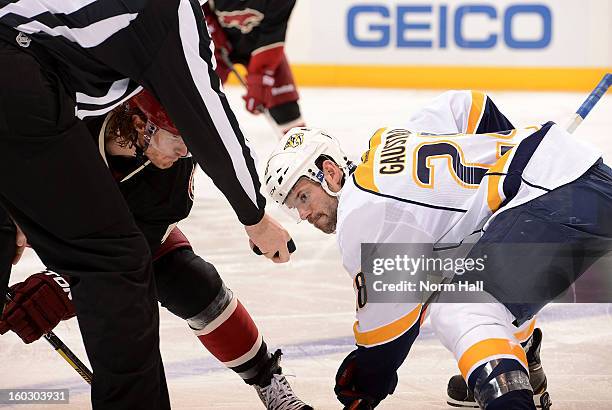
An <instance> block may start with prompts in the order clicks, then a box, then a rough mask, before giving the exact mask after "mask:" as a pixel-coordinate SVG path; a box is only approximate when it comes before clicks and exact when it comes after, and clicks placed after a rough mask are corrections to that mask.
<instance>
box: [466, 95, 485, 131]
mask: <svg viewBox="0 0 612 410" xmlns="http://www.w3.org/2000/svg"><path fill="white" fill-rule="evenodd" d="M486 98H487V96H486V94H485V93H483V92H481V91H474V90H472V106H471V107H470V115H469V116H468V126H467V131H466V134H475V133H476V129H478V124H480V119H481V118H482V114H484V109H485V101H486Z"/></svg>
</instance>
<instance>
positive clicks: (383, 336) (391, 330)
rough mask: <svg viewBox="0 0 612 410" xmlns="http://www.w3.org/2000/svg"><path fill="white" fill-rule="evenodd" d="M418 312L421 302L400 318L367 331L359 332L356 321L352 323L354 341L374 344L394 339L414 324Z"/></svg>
mask: <svg viewBox="0 0 612 410" xmlns="http://www.w3.org/2000/svg"><path fill="white" fill-rule="evenodd" d="M420 314H421V304H419V305H418V306H417V307H416V308H414V309H413V310H411V311H410V312H409V313H407V314H406V315H404V316H402V317H401V318H399V319H397V320H395V321H393V322H391V323H389V324H387V325H384V326H381V327H379V328H376V329H373V330H369V331H367V332H360V331H359V330H358V329H359V321H356V322H355V324H354V325H353V333H354V334H355V341H356V342H357V344H358V345H359V346H376V345H379V344H382V343H386V342H389V341H391V340H394V339H395V338H397V337H398V336H401V335H402V334H404V333H405V332H406V331H407V330H408V329H410V328H411V327H412V326H414V324H415V323H417V322H418V320H419V316H420Z"/></svg>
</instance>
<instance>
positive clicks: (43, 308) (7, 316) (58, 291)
mask: <svg viewBox="0 0 612 410" xmlns="http://www.w3.org/2000/svg"><path fill="white" fill-rule="evenodd" d="M10 290H11V293H12V298H11V299H12V300H11V301H9V302H7V304H6V306H5V308H4V312H3V313H2V316H1V317H0V335H3V334H5V333H6V332H8V331H9V330H12V331H13V332H15V333H16V334H17V336H19V337H20V338H21V339H22V340H23V341H24V343H32V342H33V341H35V340H38V339H39V338H40V337H41V336H42V335H43V334H45V333H48V332H50V331H51V330H52V329H53V328H54V327H55V326H57V324H58V323H59V322H60V321H62V320H66V319H69V318H71V317H73V316H74V315H75V310H74V305H73V304H72V296H71V294H70V285H69V284H68V281H66V279H64V278H63V277H61V276H60V275H58V274H57V273H55V272H51V271H44V272H40V273H36V274H34V275H32V276H30V277H29V278H27V279H26V280H25V281H23V282H21V283H17V284H15V285H13V286H11V288H10Z"/></svg>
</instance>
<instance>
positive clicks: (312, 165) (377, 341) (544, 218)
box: [265, 91, 612, 410]
mask: <svg viewBox="0 0 612 410" xmlns="http://www.w3.org/2000/svg"><path fill="white" fill-rule="evenodd" d="M509 125H510V124H509V122H508V121H507V119H506V118H505V117H504V116H503V115H501V113H499V111H497V109H496V108H495V106H494V105H493V103H492V101H491V100H490V99H489V98H488V97H487V96H486V95H484V94H482V93H478V92H469V91H463V92H449V93H446V94H444V95H443V96H441V97H439V98H438V99H437V100H436V101H434V103H433V104H431V105H430V106H428V107H426V108H424V109H423V110H421V111H420V112H419V113H417V114H416V115H415V116H413V117H412V118H411V119H410V120H409V121H408V123H407V124H406V125H405V127H404V128H402V129H397V128H391V129H387V128H382V129H379V130H378V131H377V132H376V133H375V134H374V136H373V137H372V138H371V139H370V144H369V149H368V151H366V152H365V153H364V155H363V156H362V163H361V164H360V165H359V166H357V167H355V165H354V164H353V163H352V162H351V161H350V160H349V159H348V158H347V156H346V155H345V154H344V153H343V152H342V150H341V148H340V146H339V144H338V142H337V141H336V140H335V139H334V138H333V137H331V136H329V135H327V134H326V133H325V132H323V131H321V130H315V129H309V128H296V129H293V130H291V131H290V132H289V133H287V134H286V135H285V137H284V138H283V139H282V140H281V142H280V144H279V145H278V147H277V149H276V150H275V151H274V152H273V153H272V154H271V156H270V158H269V160H268V163H267V167H266V175H265V183H266V187H267V191H268V193H269V194H270V196H271V197H272V198H273V199H275V200H276V201H277V202H279V203H281V204H283V208H284V209H287V210H289V211H290V212H293V213H295V214H296V216H298V217H299V218H300V219H302V220H308V222H309V223H311V224H313V225H314V226H315V227H317V228H318V229H320V230H322V231H323V232H325V233H334V232H335V233H337V241H338V245H339V248H340V251H341V253H342V259H343V264H344V266H345V268H346V270H347V271H348V273H349V274H350V275H351V277H352V278H353V279H354V286H355V290H356V293H357V305H358V309H357V321H356V322H355V325H354V333H355V340H356V344H357V346H358V347H357V349H356V350H354V351H353V352H351V353H350V354H349V355H348V356H347V358H346V359H345V360H344V362H343V363H342V364H341V366H340V369H339V371H338V374H337V377H336V386H335V392H336V394H337V397H338V399H339V400H340V401H341V402H342V403H343V404H345V405H347V406H349V405H350V406H353V405H358V406H362V407H359V408H370V407H375V406H376V405H377V404H378V403H379V402H380V401H381V400H383V399H384V398H385V397H386V396H387V395H388V394H390V393H392V392H393V391H394V389H395V386H396V384H397V373H396V371H397V369H398V368H399V366H400V365H401V364H402V362H403V361H404V359H405V358H406V356H407V354H408V352H409V349H410V347H411V345H412V343H413V342H414V340H415V339H416V337H417V335H418V332H419V325H420V322H421V321H422V318H423V316H424V309H423V306H422V305H421V304H420V303H368V302H367V295H366V294H365V293H364V292H365V284H364V275H363V274H362V273H361V272H362V269H361V255H360V253H361V244H362V243H379V244H380V243H413V244H430V245H429V247H427V246H421V248H420V249H419V251H420V252H421V253H422V254H423V255H424V256H427V255H430V254H432V253H433V251H434V246H433V244H444V243H461V242H463V241H465V240H468V238H470V237H471V239H473V238H474V237H475V236H476V237H479V239H478V241H477V243H476V244H475V245H474V247H473V248H472V250H471V251H470V254H469V255H468V256H472V255H481V254H482V253H483V250H486V251H489V252H491V255H492V257H490V258H489V261H488V262H489V263H490V266H491V267H492V268H493V269H489V268H487V269H485V271H484V273H483V274H482V275H484V276H486V275H489V276H490V277H491V278H488V279H487V281H486V282H485V291H486V293H485V294H486V295H487V296H488V298H489V299H488V300H487V301H488V302H491V303H488V304H478V303H465V304H460V305H457V304H445V303H436V304H434V305H431V306H432V307H431V309H429V310H431V318H432V325H433V327H434V329H435V330H436V333H437V334H438V336H439V337H440V339H441V341H442V342H443V344H444V345H445V346H446V347H447V348H448V349H449V350H451V352H453V354H454V355H455V357H456V359H457V361H458V365H459V369H460V370H461V373H462V376H463V378H464V379H465V380H466V382H467V384H468V385H469V388H470V390H471V391H472V392H473V394H474V397H475V399H476V401H477V403H478V405H479V406H480V407H481V408H486V409H488V410H493V409H510V408H512V409H533V408H534V403H533V399H532V395H533V392H532V387H531V386H530V383H529V375H528V368H529V365H528V362H527V358H526V353H525V351H524V350H523V348H522V346H521V345H520V342H521V339H523V337H524V336H525V334H527V333H530V331H532V330H533V320H532V318H533V317H534V315H535V314H536V313H537V311H538V310H539V309H540V308H541V307H542V306H543V305H544V304H545V303H546V302H548V301H550V300H552V299H553V298H554V297H556V296H558V294H560V293H561V292H563V291H564V290H565V288H566V287H567V286H569V285H570V284H571V283H572V282H573V281H575V280H576V279H577V278H578V277H579V276H580V274H582V273H583V272H584V270H586V268H587V267H588V262H587V260H586V259H585V258H584V255H581V254H580V252H579V250H580V249H581V247H582V248H583V247H584V244H585V243H589V247H590V248H591V249H592V250H593V254H592V255H591V256H593V258H591V260H592V259H596V258H597V257H598V256H600V255H602V254H603V253H604V252H606V251H608V250H609V249H610V248H611V247H612V218H609V215H610V214H612V172H611V171H610V169H609V168H608V167H607V166H606V165H604V164H603V162H602V161H601V159H600V156H601V154H600V153H599V152H598V151H597V150H596V149H594V148H593V147H591V146H589V145H587V144H585V143H582V142H580V141H578V140H575V139H573V138H572V137H571V136H570V135H569V134H568V133H566V132H565V131H564V130H563V129H561V128H560V127H558V126H557V125H555V124H553V123H551V122H549V123H546V124H544V125H542V126H534V127H529V128H525V129H516V130H515V129H511V130H508V131H505V132H498V133H490V132H488V131H491V130H504V129H508V128H511V127H510V126H509ZM419 131H421V132H419ZM434 133H435V134H446V135H435V134H434ZM560 203H565V205H564V206H560ZM551 207H553V209H554V210H555V211H556V212H552V213H551V212H550V208H551ZM526 213H529V215H527V214H526ZM604 215H608V218H605V217H604ZM526 216H528V218H527V217H526ZM529 223H531V225H529ZM528 225H529V226H528ZM576 232H578V234H576ZM524 234H527V235H528V236H527V237H525V236H521V235H524ZM568 237H571V242H573V243H575V249H572V251H576V252H574V253H573V255H574V260H573V261H572V260H570V261H569V262H568V260H567V259H566V260H565V261H564V264H563V265H559V264H557V266H556V267H555V269H557V270H559V271H560V272H562V273H563V275H565V276H564V281H560V282H555V283H553V284H552V286H534V287H533V289H532V284H534V283H537V282H539V281H541V282H543V283H546V284H547V285H548V284H549V283H548V279H549V278H548V275H550V274H551V272H550V269H551V268H550V264H549V263H546V261H536V260H532V259H529V258H528V257H525V258H521V256H522V255H516V254H512V253H509V254H506V255H504V254H503V253H502V252H495V249H496V246H497V249H502V246H499V245H500V244H503V243H504V242H516V243H525V242H536V243H537V242H547V243H550V244H551V247H552V248H554V247H555V245H558V244H559V242H567V241H568V240H567V238H568ZM491 243H494V245H493V246H487V244H489V245H490V244H491ZM491 248H493V249H491ZM491 259H493V260H491ZM548 262H550V260H549V261H548ZM489 263H488V264H487V265H489ZM560 266H561V268H562V269H560ZM470 275H471V273H470ZM468 278H470V279H472V280H477V279H482V278H481V277H477V276H476V277H473V278H472V277H470V276H469V275H468V274H466V275H465V277H464V279H468ZM538 292H540V293H538ZM517 294H518V295H521V294H522V295H529V296H530V298H527V299H525V300H528V301H536V300H537V301H538V303H505V304H501V303H497V301H501V302H502V303H503V302H504V301H506V300H511V301H513V300H515V299H512V297H511V296H513V295H517ZM508 296H510V297H508ZM517 325H518V326H519V327H517ZM355 408H358V407H355Z"/></svg>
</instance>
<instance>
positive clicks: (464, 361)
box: [459, 339, 528, 380]
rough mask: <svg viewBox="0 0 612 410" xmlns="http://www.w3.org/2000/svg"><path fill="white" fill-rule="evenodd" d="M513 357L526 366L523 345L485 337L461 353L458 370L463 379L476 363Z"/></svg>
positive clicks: (466, 377)
mask: <svg viewBox="0 0 612 410" xmlns="http://www.w3.org/2000/svg"><path fill="white" fill-rule="evenodd" d="M509 357H510V358H513V359H516V360H518V361H519V362H521V364H522V365H523V366H525V369H527V368H528V365H527V356H526V355H525V351H524V350H523V347H522V346H521V345H520V344H518V343H516V342H513V341H511V340H508V339H485V340H482V341H480V342H478V343H476V344H475V345H473V346H471V347H470V348H469V349H467V350H466V351H465V353H463V355H462V356H461V358H460V359H459V370H460V371H461V374H462V375H463V378H464V379H466V380H467V379H468V377H469V376H470V375H469V372H470V371H471V370H473V369H474V367H476V365H478V364H482V363H486V362H488V361H490V360H494V359H501V358H509Z"/></svg>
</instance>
